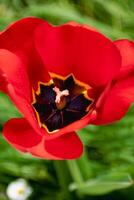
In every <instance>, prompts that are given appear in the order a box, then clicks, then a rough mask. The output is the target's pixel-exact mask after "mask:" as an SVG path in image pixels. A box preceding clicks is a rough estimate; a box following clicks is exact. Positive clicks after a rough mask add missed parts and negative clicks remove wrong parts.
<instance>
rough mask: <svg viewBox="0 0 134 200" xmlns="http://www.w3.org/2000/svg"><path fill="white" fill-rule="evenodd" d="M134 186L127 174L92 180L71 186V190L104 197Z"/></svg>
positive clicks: (104, 176) (108, 175)
mask: <svg viewBox="0 0 134 200" xmlns="http://www.w3.org/2000/svg"><path fill="white" fill-rule="evenodd" d="M132 184H133V180H132V179H131V176H130V175H129V174H127V173H111V174H107V175H103V176H100V177H97V178H96V179H91V180H88V181H86V182H83V183H82V184H76V183H72V184H70V187H69V188H70V190H71V191H74V190H78V191H79V192H81V193H82V194H85V195H103V194H106V193H109V192H112V191H114V190H119V189H123V188H127V187H129V186H131V185H132Z"/></svg>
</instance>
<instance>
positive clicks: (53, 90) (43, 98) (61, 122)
mask: <svg viewBox="0 0 134 200" xmlns="http://www.w3.org/2000/svg"><path fill="white" fill-rule="evenodd" d="M39 87H40V88H39V90H40V92H39V94H37V93H34V99H35V100H34V103H33V104H32V105H33V107H34V109H35V111H36V114H37V115H38V119H39V121H40V123H41V125H42V126H43V127H46V128H47V129H48V131H49V132H52V131H55V130H57V129H60V128H63V127H65V126H67V125H69V124H71V123H72V122H75V121H77V120H79V119H81V118H82V117H84V116H85V115H86V114H87V113H88V111H89V107H90V105H91V104H92V100H91V99H89V98H88V97H86V95H85V94H84V92H85V87H84V86H81V85H80V84H78V83H77V82H76V80H75V79H74V77H73V75H70V76H68V77H67V78H66V79H64V80H63V79H61V78H59V77H58V78H57V77H54V78H53V83H52V84H50V85H45V84H42V83H40V84H39Z"/></svg>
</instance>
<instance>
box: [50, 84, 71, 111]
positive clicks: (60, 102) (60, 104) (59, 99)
mask: <svg viewBox="0 0 134 200" xmlns="http://www.w3.org/2000/svg"><path fill="white" fill-rule="evenodd" d="M53 90H54V91H55V93H56V98H55V103H56V106H57V108H58V109H59V110H61V109H63V108H64V107H65V106H66V99H65V97H66V96H68V95H69V90H67V89H66V90H62V91H60V89H59V88H58V87H56V86H55V87H54V88H53Z"/></svg>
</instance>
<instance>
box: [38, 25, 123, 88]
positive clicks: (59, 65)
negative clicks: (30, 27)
mask: <svg viewBox="0 0 134 200" xmlns="http://www.w3.org/2000/svg"><path fill="white" fill-rule="evenodd" d="M35 37H36V38H35V40H36V46H37V49H38V51H39V54H40V55H41V57H42V59H43V61H44V63H45V65H46V67H47V68H48V70H49V71H51V72H54V73H56V74H60V75H62V76H66V75H68V74H69V73H73V74H74V75H75V77H76V78H77V79H78V80H81V81H83V82H86V83H88V84H89V85H91V86H98V85H99V86H100V85H104V84H106V83H107V82H108V81H109V80H111V79H112V78H113V77H114V76H115V75H116V74H117V73H118V72H119V69H120V66H121V59H120V54H119V52H118V49H117V48H116V47H115V45H114V44H113V43H112V42H111V41H110V40H109V39H107V38H106V37H104V36H103V35H102V34H100V33H99V32H97V31H95V30H93V29H90V28H87V26H80V25H77V24H75V23H74V24H65V25H62V26H59V27H53V26H50V25H48V24H46V23H44V24H41V25H40V26H38V27H37V29H36V31H35Z"/></svg>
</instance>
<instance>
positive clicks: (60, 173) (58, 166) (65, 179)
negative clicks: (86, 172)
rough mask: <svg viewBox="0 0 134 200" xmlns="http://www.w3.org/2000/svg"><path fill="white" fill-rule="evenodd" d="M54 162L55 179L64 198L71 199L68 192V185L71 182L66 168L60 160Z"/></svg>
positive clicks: (64, 163)
mask: <svg viewBox="0 0 134 200" xmlns="http://www.w3.org/2000/svg"><path fill="white" fill-rule="evenodd" d="M53 162H54V167H55V170H56V174H57V178H58V180H59V184H60V187H61V189H62V192H63V195H64V198H66V199H67V200H71V199H72V195H71V193H70V191H69V184H70V182H71V176H70V173H69V170H68V167H67V165H66V162H65V161H62V160H56V161H53Z"/></svg>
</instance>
